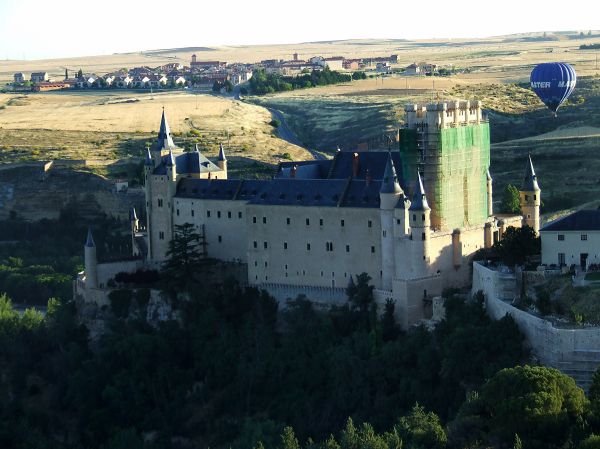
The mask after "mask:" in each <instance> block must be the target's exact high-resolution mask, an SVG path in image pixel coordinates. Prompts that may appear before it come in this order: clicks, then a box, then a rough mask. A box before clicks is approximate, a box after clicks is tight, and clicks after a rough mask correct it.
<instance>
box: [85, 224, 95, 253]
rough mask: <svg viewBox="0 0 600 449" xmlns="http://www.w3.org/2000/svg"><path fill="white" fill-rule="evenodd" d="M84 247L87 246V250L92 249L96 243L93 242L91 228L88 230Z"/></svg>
mask: <svg viewBox="0 0 600 449" xmlns="http://www.w3.org/2000/svg"><path fill="white" fill-rule="evenodd" d="M85 246H87V247H88V248H94V247H95V246H96V243H95V242H94V237H93V236H92V228H88V233H87V239H86V241H85Z"/></svg>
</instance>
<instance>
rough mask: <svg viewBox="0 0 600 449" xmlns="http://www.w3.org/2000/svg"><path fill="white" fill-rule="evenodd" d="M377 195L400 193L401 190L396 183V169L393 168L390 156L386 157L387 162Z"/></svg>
mask: <svg viewBox="0 0 600 449" xmlns="http://www.w3.org/2000/svg"><path fill="white" fill-rule="evenodd" d="M379 193H402V188H401V187H400V184H399V183H398V176H396V168H395V167H394V161H392V155H391V154H390V155H389V156H388V160H387V163H386V165H385V171H384V172H383V180H382V181H381V188H380V189H379Z"/></svg>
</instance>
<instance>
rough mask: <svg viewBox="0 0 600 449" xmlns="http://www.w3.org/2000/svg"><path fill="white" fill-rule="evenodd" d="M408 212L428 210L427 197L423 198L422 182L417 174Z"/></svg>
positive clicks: (419, 174)
mask: <svg viewBox="0 0 600 449" xmlns="http://www.w3.org/2000/svg"><path fill="white" fill-rule="evenodd" d="M409 210H429V204H427V196H425V189H424V188H423V180H422V179H421V173H419V172H417V182H416V185H415V191H414V193H413V197H412V200H411V202H410V208H409Z"/></svg>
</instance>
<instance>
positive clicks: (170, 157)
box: [166, 150, 175, 167]
mask: <svg viewBox="0 0 600 449" xmlns="http://www.w3.org/2000/svg"><path fill="white" fill-rule="evenodd" d="M166 165H167V167H173V166H174V165H175V157H174V156H173V150H169V155H168V156H167V163H166Z"/></svg>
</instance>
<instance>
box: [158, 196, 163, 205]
mask: <svg viewBox="0 0 600 449" xmlns="http://www.w3.org/2000/svg"><path fill="white" fill-rule="evenodd" d="M162 206H163V200H162V198H159V199H158V207H162Z"/></svg>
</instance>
